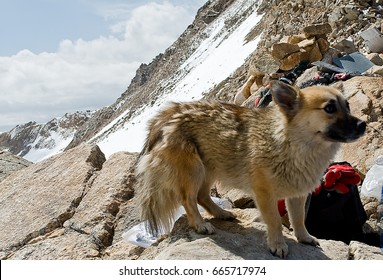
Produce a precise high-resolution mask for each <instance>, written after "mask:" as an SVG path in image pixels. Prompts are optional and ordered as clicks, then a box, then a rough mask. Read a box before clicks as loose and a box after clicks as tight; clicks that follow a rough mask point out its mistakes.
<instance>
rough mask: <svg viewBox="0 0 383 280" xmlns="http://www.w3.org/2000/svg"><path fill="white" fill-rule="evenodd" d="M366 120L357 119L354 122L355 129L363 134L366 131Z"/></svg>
mask: <svg viewBox="0 0 383 280" xmlns="http://www.w3.org/2000/svg"><path fill="white" fill-rule="evenodd" d="M366 126H367V124H366V122H364V121H362V120H359V121H358V122H357V123H356V129H357V131H358V133H359V134H364V132H365V131H366Z"/></svg>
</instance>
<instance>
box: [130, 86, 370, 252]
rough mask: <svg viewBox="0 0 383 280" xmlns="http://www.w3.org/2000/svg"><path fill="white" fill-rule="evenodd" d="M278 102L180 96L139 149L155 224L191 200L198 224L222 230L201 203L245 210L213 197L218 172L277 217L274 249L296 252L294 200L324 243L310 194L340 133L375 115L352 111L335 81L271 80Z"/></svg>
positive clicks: (300, 231)
mask: <svg viewBox="0 0 383 280" xmlns="http://www.w3.org/2000/svg"><path fill="white" fill-rule="evenodd" d="M270 91H271V94H272V97H273V101H274V102H273V105H271V106H269V107H266V108H259V109H250V108H246V107H241V106H237V105H234V104H230V103H222V102H218V101H194V102H186V103H172V104H171V105H169V106H168V107H166V108H165V109H163V110H162V111H160V112H159V113H158V115H156V116H155V117H154V118H153V119H151V121H149V124H148V135H147V138H146V141H145V144H144V147H143V149H142V152H141V154H140V156H139V159H138V162H137V166H136V175H137V179H138V186H137V189H136V196H137V199H138V204H139V208H140V210H139V213H140V216H141V218H142V219H143V220H147V222H148V227H149V229H150V232H152V233H153V234H156V233H159V232H169V231H170V230H171V224H172V217H173V215H174V213H175V211H176V209H177V208H178V207H179V205H183V206H184V208H185V210H186V214H187V218H188V222H189V225H190V226H191V227H193V228H194V229H195V230H196V231H197V233H201V234H212V233H214V227H213V226H212V225H211V224H210V223H209V222H208V221H205V220H204V219H203V218H202V216H201V214H200V213H199V211H198V208H197V204H199V205H201V206H202V207H203V208H204V209H206V211H207V212H208V213H210V214H211V215H212V216H214V217H215V218H219V219H225V220H226V219H235V216H234V215H233V214H232V213H231V212H229V211H226V210H224V209H221V208H220V207H219V206H217V205H216V204H215V203H214V202H213V201H212V199H211V196H210V189H211V186H212V185H213V184H214V182H220V184H221V185H223V186H226V187H228V188H233V187H234V188H240V189H243V190H245V191H247V192H249V193H251V194H253V195H254V198H255V203H256V206H257V208H258V209H259V210H260V212H261V215H262V217H263V220H264V222H265V223H266V225H267V244H268V247H269V250H270V252H271V253H272V254H273V255H276V256H278V257H280V258H284V257H286V256H287V254H288V246H287V244H286V242H285V240H284V237H283V235H282V224H281V219H280V216H279V212H278V209H277V201H278V200H279V199H285V200H286V208H287V211H288V213H289V219H290V223H291V225H292V228H293V230H294V234H295V236H296V238H297V240H298V242H301V243H307V244H311V245H314V246H317V245H319V243H318V241H317V239H316V238H315V237H313V236H311V235H310V234H309V233H308V231H307V230H306V227H305V223H304V219H305V210H304V208H305V201H306V198H307V195H308V194H309V193H311V192H312V191H313V190H314V189H315V187H316V186H317V185H318V184H319V182H320V179H321V177H322V175H323V172H324V171H325V170H326V168H327V167H328V165H329V163H330V161H331V159H332V158H333V157H334V156H335V153H336V151H337V150H338V148H339V146H340V143H342V142H343V143H347V142H352V141H355V140H357V139H358V138H359V137H361V136H362V135H363V134H364V132H365V129H366V123H365V122H364V121H362V120H360V119H358V118H356V117H355V116H353V115H351V113H350V107H349V104H348V102H347V101H346V99H345V98H344V97H343V96H342V93H341V92H340V91H339V90H337V89H335V88H333V87H328V86H313V87H308V88H305V89H302V90H300V89H298V88H295V87H293V86H290V85H287V84H285V83H283V82H279V81H275V82H272V83H271V85H270Z"/></svg>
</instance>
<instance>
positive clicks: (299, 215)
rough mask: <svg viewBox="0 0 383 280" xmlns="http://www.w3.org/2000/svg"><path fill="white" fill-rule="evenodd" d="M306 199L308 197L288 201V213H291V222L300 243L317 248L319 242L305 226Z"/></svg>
mask: <svg viewBox="0 0 383 280" xmlns="http://www.w3.org/2000/svg"><path fill="white" fill-rule="evenodd" d="M306 198H307V197H306V196H302V197H294V198H288V199H286V207H287V212H288V213H289V220H290V223H291V226H292V227H293V229H294V234H295V236H296V238H297V239H298V241H299V242H301V243H305V244H310V245H313V246H317V245H319V242H318V240H317V239H316V238H315V237H313V236H312V235H310V234H309V233H308V231H307V229H306V226H305V203H306Z"/></svg>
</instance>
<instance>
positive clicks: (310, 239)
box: [297, 234, 319, 246]
mask: <svg viewBox="0 0 383 280" xmlns="http://www.w3.org/2000/svg"><path fill="white" fill-rule="evenodd" d="M297 239H298V242H299V243H303V244H308V245H312V246H319V241H318V239H316V238H315V237H314V236H312V235H310V234H307V235H304V236H297Z"/></svg>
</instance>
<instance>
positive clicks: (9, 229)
mask: <svg viewBox="0 0 383 280" xmlns="http://www.w3.org/2000/svg"><path fill="white" fill-rule="evenodd" d="M136 157H137V155H136V154H130V153H118V154H115V155H113V156H111V157H110V158H109V159H108V161H105V160H106V159H105V156H104V154H103V153H102V152H101V150H100V149H99V148H98V147H97V146H92V145H86V144H83V145H80V146H78V147H76V148H73V149H71V150H68V151H66V152H64V153H62V154H60V155H57V156H55V157H52V158H49V159H47V160H45V161H42V162H40V163H37V164H34V165H31V166H30V167H27V168H25V169H23V170H21V171H18V172H16V173H14V174H12V175H11V176H9V177H8V178H6V179H5V180H4V181H2V182H1V183H0V217H1V218H0V226H1V228H2V230H1V232H0V258H1V259H100V258H103V251H104V250H105V248H107V247H108V246H110V245H111V244H112V242H118V241H119V240H121V239H122V238H121V234H118V236H116V237H115V236H114V235H115V227H116V225H117V224H118V221H117V220H118V219H117V218H116V217H117V214H118V213H119V210H120V207H121V205H122V204H124V203H126V201H129V199H130V198H131V197H132V196H133V182H134V176H133V166H134V164H135V161H136ZM125 257H126V256H125Z"/></svg>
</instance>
